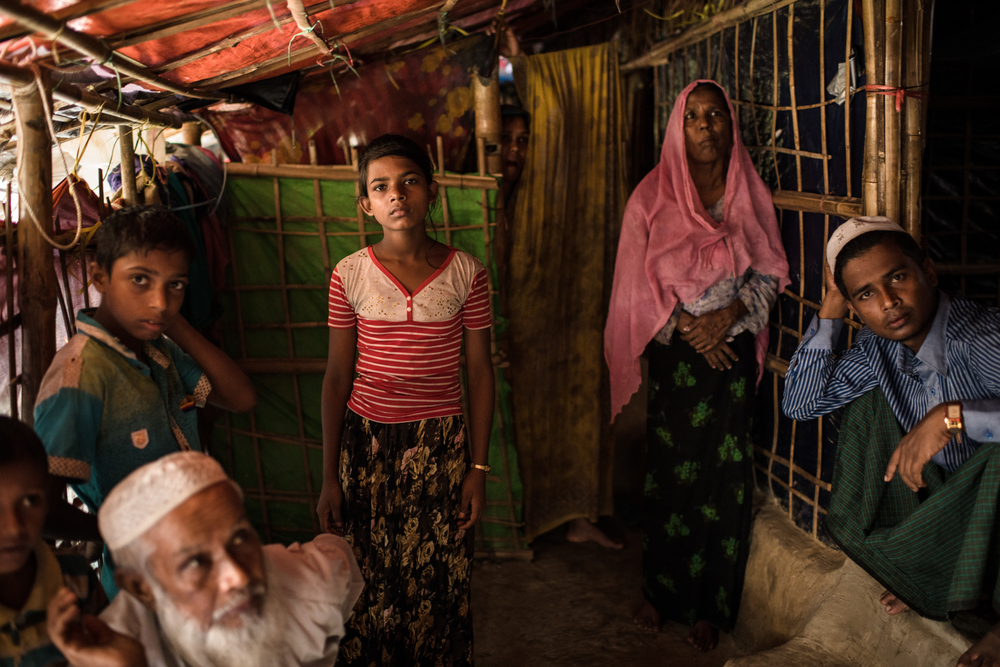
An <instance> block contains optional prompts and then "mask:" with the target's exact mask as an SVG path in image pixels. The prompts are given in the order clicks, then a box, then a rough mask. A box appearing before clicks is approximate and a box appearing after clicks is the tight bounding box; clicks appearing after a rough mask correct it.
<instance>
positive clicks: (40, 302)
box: [12, 83, 59, 426]
mask: <svg viewBox="0 0 1000 667" xmlns="http://www.w3.org/2000/svg"><path fill="white" fill-rule="evenodd" d="M13 91H14V116H15V117H16V120H17V165H18V172H17V190H18V195H19V198H20V211H19V214H18V225H17V237H18V243H17V251H18V269H19V273H20V283H19V288H20V290H19V291H20V306H21V313H22V314H23V315H22V320H21V322H22V327H23V328H22V330H21V417H22V420H23V421H24V422H25V423H26V424H28V425H29V426H33V425H34V422H35V419H34V411H35V398H36V397H37V396H38V389H39V387H40V386H41V384H42V377H43V376H44V375H45V371H46V370H48V368H49V364H50V363H52V357H54V356H55V353H56V291H57V290H58V289H59V284H58V283H57V281H56V271H55V266H54V264H53V261H54V260H53V254H52V246H51V245H49V243H48V241H46V240H45V237H44V236H42V232H41V231H40V230H39V226H40V227H42V228H43V229H44V230H45V232H46V233H48V234H49V235H52V234H53V233H54V232H53V229H52V138H51V137H50V136H49V129H48V128H49V126H48V121H47V119H46V118H45V106H44V104H43V101H42V95H46V96H48V95H49V91H48V90H47V89H44V88H43V89H41V90H40V89H39V87H38V85H37V84H36V83H33V84H31V85H29V86H19V87H16V88H14V89H13ZM49 106H50V107H51V101H49ZM36 223H37V224H36ZM12 370H13V369H12Z"/></svg>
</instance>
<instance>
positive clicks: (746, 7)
mask: <svg viewBox="0 0 1000 667" xmlns="http://www.w3.org/2000/svg"><path fill="white" fill-rule="evenodd" d="M793 2H795V0H747V2H745V3H743V4H742V5H738V6H736V7H733V8H732V9H727V10H726V11H724V12H719V13H718V14H716V15H715V16H713V17H712V18H710V19H705V20H704V21H702V22H701V23H699V24H697V25H693V26H691V27H690V28H688V29H687V30H685V31H684V32H682V33H681V34H679V35H677V36H676V37H670V38H668V39H665V40H663V41H662V42H660V43H659V44H657V45H655V46H653V48H651V49H650V50H649V51H647V52H646V53H645V54H643V55H641V56H639V57H638V58H636V59H635V60H632V61H631V62H628V63H626V64H624V65H622V68H621V71H622V72H630V71H632V70H634V69H639V68H640V67H652V66H654V65H662V64H663V63H665V62H667V58H668V57H669V56H670V54H671V53H673V52H674V51H677V50H678V49H683V48H684V47H685V46H689V45H691V44H694V43H696V42H700V41H702V40H703V39H706V38H708V37H711V36H712V35H714V34H716V33H718V32H721V31H722V30H723V29H725V28H729V27H732V26H734V25H739V24H740V23H743V22H744V21H748V20H750V19H752V18H754V17H755V16H761V15H763V14H768V13H770V12H773V11H775V10H778V9H781V8H782V7H786V6H788V5H790V4H792V3H793Z"/></svg>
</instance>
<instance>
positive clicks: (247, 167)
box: [225, 162, 498, 190]
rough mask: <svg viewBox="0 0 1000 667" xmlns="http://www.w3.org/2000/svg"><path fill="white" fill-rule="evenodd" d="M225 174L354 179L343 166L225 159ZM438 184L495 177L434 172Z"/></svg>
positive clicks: (489, 182)
mask: <svg viewBox="0 0 1000 667" xmlns="http://www.w3.org/2000/svg"><path fill="white" fill-rule="evenodd" d="M225 166H226V175H227V176H236V177H238V176H249V177H252V178H303V179H306V180H311V181H315V180H319V181H356V180H357V179H358V172H357V171H356V170H354V169H353V168H351V167H349V166H344V165H319V166H313V165H311V164H278V165H273V164H264V163H254V164H245V163H242V162H227V163H226V165H225ZM434 180H435V181H437V182H438V184H440V185H442V186H445V187H449V188H463V189H471V190H496V189H497V188H498V186H497V179H495V178H493V177H492V176H469V175H460V174H448V175H445V176H441V175H439V174H438V175H435V176H434Z"/></svg>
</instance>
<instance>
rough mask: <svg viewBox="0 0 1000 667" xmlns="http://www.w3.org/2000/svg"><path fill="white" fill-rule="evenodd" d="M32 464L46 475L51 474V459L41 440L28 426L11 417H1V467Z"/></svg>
mask: <svg viewBox="0 0 1000 667" xmlns="http://www.w3.org/2000/svg"><path fill="white" fill-rule="evenodd" d="M21 462H26V463H30V464H31V466H32V467H36V468H38V469H40V470H41V471H42V472H44V473H45V474H48V472H49V457H48V455H47V454H46V453H45V446H44V445H43V444H42V441H41V439H39V437H38V436H37V435H36V434H35V432H34V431H32V430H31V427H30V426H28V425H27V424H22V423H21V422H19V421H17V420H16V419H12V418H10V417H0V466H6V465H11V464H12V463H21Z"/></svg>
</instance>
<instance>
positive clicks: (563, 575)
mask: <svg viewBox="0 0 1000 667" xmlns="http://www.w3.org/2000/svg"><path fill="white" fill-rule="evenodd" d="M534 547H535V557H534V560H533V561H526V560H525V561H497V562H491V561H480V562H477V563H476V566H475V570H474V572H473V575H472V608H473V614H474V616H473V618H474V619H475V620H474V623H475V651H476V665H477V667H522V666H523V667H536V666H537V667H542V666H543V665H544V666H548V665H574V666H576V667H591V666H593V667H597V666H598V665H600V667H618V666H623V667H645V666H646V665H663V666H666V667H671V666H674V665H678V666H679V665H685V666H687V667H721V666H722V665H723V664H725V662H726V660H728V659H729V657H730V656H732V655H733V654H735V652H736V650H735V647H734V645H733V641H732V638H730V637H729V636H728V635H723V636H722V637H721V638H720V642H719V648H717V649H716V650H714V651H711V652H709V653H707V654H706V653H701V652H699V651H698V650H696V649H695V648H693V647H692V646H690V645H688V644H687V643H686V642H685V641H684V639H685V637H686V636H687V628H685V627H682V626H679V625H674V624H667V626H666V627H665V628H664V629H663V631H662V632H660V633H659V634H652V633H649V632H644V631H642V630H640V629H639V628H638V627H636V626H635V625H634V624H633V623H632V612H633V611H635V609H637V608H638V607H639V605H640V603H641V602H642V596H641V593H640V588H639V587H640V573H641V551H640V548H639V534H638V532H635V531H629V532H627V533H626V547H625V548H624V549H622V550H621V551H613V550H609V549H604V548H603V547H600V546H598V545H596V544H594V543H592V542H588V543H585V544H572V543H570V542H567V541H566V538H565V530H564V529H562V528H559V529H556V530H554V531H552V532H550V533H547V534H545V535H543V536H541V537H540V538H538V539H537V540H536V541H535V543H534Z"/></svg>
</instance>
